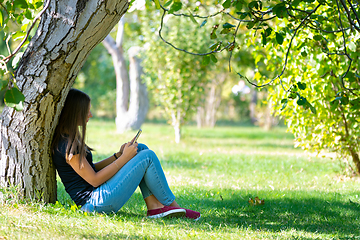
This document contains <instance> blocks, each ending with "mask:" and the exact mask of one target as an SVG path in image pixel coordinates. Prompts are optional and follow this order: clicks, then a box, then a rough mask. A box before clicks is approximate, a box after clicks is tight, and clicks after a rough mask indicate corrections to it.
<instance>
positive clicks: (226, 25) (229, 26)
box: [223, 23, 236, 28]
mask: <svg viewBox="0 0 360 240" xmlns="http://www.w3.org/2000/svg"><path fill="white" fill-rule="evenodd" d="M234 27H236V26H235V25H232V24H230V23H224V24H223V28H234Z"/></svg>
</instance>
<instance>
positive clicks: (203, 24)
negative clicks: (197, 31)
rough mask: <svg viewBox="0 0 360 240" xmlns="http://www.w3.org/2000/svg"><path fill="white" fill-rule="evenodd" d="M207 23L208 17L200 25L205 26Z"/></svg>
mask: <svg viewBox="0 0 360 240" xmlns="http://www.w3.org/2000/svg"><path fill="white" fill-rule="evenodd" d="M206 23H207V19H205V20H204V21H203V22H202V23H201V24H200V27H203V26H205V24H206Z"/></svg>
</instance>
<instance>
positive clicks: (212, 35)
mask: <svg viewBox="0 0 360 240" xmlns="http://www.w3.org/2000/svg"><path fill="white" fill-rule="evenodd" d="M216 38H217V35H216V32H215V31H212V32H211V34H210V39H216Z"/></svg>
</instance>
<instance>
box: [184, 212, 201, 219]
mask: <svg viewBox="0 0 360 240" xmlns="http://www.w3.org/2000/svg"><path fill="white" fill-rule="evenodd" d="M185 210H186V215H185V217H186V218H190V219H194V220H195V221H197V220H199V219H200V218H201V214H200V213H199V212H196V211H193V210H190V209H185Z"/></svg>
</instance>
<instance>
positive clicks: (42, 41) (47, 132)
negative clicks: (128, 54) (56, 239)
mask: <svg viewBox="0 0 360 240" xmlns="http://www.w3.org/2000/svg"><path fill="white" fill-rule="evenodd" d="M50 1H51V2H50V5H49V8H48V9H47V10H46V11H45V13H44V14H43V15H42V17H41V21H40V23H39V27H38V29H37V31H36V33H35V35H34V37H33V38H32V40H31V42H30V44H29V46H28V48H27V49H26V51H25V53H24V54H23V57H22V58H21V61H20V63H19V66H18V68H17V70H16V73H15V78H16V82H17V85H18V87H19V89H20V90H21V91H22V93H23V94H24V95H25V102H24V110H22V111H19V112H17V111H15V110H14V109H12V108H8V107H5V108H4V110H3V113H2V116H1V121H0V131H1V140H0V141H1V142H0V146H1V158H0V186H1V187H8V186H18V188H19V190H20V193H21V195H22V196H23V197H25V198H28V199H34V198H35V199H42V200H43V201H45V202H54V201H55V200H56V178H55V170H54V166H53V164H52V160H51V149H50V145H51V140H52V135H53V133H54V130H55V127H56V125H57V122H58V119H59V115H60V113H61V110H62V107H63V104H64V101H65V99H66V96H67V94H68V91H69V90H70V88H71V86H72V84H73V83H74V81H75V78H76V76H77V74H78V72H79V70H80V69H81V67H82V66H83V63H84V61H85V59H86V57H87V56H88V54H89V53H90V51H91V50H92V49H93V48H94V47H95V46H96V45H97V44H98V43H100V42H101V41H102V40H103V39H104V37H105V36H106V35H107V34H108V33H109V32H110V30H111V29H112V28H113V27H114V25H115V24H116V23H118V22H119V20H120V18H121V16H122V15H123V14H124V13H125V12H126V11H127V8H128V1H126V0H120V1H118V0H116V1H115V0H103V1H97V0H87V1H84V0H63V1H56V0H50Z"/></svg>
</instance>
